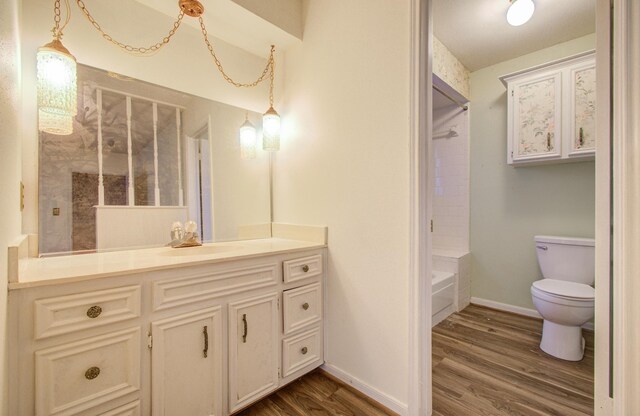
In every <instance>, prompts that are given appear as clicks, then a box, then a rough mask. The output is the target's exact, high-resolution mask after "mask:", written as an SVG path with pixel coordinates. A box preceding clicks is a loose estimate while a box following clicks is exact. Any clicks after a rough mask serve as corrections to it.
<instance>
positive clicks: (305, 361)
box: [282, 328, 322, 377]
mask: <svg viewBox="0 0 640 416" xmlns="http://www.w3.org/2000/svg"><path fill="white" fill-rule="evenodd" d="M321 361H322V336H321V329H320V328H314V329H312V330H310V331H307V332H303V333H302V334H300V335H295V336H293V337H289V338H285V339H284V340H283V341H282V377H287V376H290V375H291V374H293V373H295V372H296V371H298V370H302V369H303V368H305V367H307V366H309V365H312V364H315V363H320V362H321Z"/></svg>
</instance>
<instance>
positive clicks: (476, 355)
mask: <svg viewBox="0 0 640 416" xmlns="http://www.w3.org/2000/svg"><path fill="white" fill-rule="evenodd" d="M541 331H542V321H540V320H538V319H533V318H527V317H523V316H520V315H514V314H510V313H506V312H501V311H496V310H493V309H488V308H483V307H480V306H475V305H471V306H469V307H467V308H466V309H464V310H463V311H462V312H459V313H455V314H453V315H451V316H449V318H447V319H446V320H444V321H443V322H441V323H440V324H438V325H437V326H436V327H434V328H433V332H432V334H433V341H432V345H433V354H432V356H433V410H434V411H433V415H434V416H467V415H468V416H502V415H511V416H515V415H527V416H529V415H536V416H539V415H558V416H582V415H593V332H589V331H583V333H584V336H585V340H586V350H585V357H584V359H583V360H582V361H580V362H569V361H563V360H559V359H556V358H553V357H551V356H549V355H547V354H545V353H544V352H543V351H542V350H540V347H539V343H540V336H541Z"/></svg>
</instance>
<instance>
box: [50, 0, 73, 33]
mask: <svg viewBox="0 0 640 416" xmlns="http://www.w3.org/2000/svg"><path fill="white" fill-rule="evenodd" d="M64 3H65V6H66V16H65V20H64V23H63V24H62V27H60V22H61V21H62V17H61V15H60V0H55V1H54V2H53V28H52V29H51V33H53V37H54V38H55V39H58V40H60V39H61V38H62V31H63V30H64V28H65V27H67V23H69V15H70V12H71V11H70V8H69V0H65V2H64Z"/></svg>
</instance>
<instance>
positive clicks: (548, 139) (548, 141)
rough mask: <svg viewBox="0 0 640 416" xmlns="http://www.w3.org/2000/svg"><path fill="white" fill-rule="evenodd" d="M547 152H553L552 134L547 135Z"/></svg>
mask: <svg viewBox="0 0 640 416" xmlns="http://www.w3.org/2000/svg"><path fill="white" fill-rule="evenodd" d="M547 151H549V152H550V151H551V133H547Z"/></svg>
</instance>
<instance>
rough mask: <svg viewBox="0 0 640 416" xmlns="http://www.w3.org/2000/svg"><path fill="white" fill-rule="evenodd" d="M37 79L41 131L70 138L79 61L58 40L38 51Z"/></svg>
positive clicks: (75, 104)
mask: <svg viewBox="0 0 640 416" xmlns="http://www.w3.org/2000/svg"><path fill="white" fill-rule="evenodd" d="M37 76H38V81H37V89H38V115H39V119H38V129H39V130H40V131H44V132H47V133H51V134H57V135H67V134H71V133H72V132H73V117H74V116H75V115H76V114H77V112H78V108H77V107H78V105H77V102H78V98H77V78H76V58H74V56H73V55H71V54H70V53H69V51H68V50H67V48H65V47H64V45H62V42H60V40H59V39H54V40H53V41H51V42H50V43H47V44H46V45H44V46H43V47H41V48H40V49H38V63H37Z"/></svg>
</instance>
